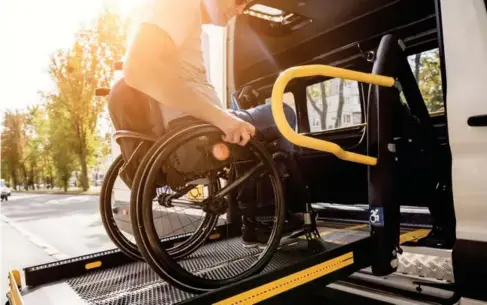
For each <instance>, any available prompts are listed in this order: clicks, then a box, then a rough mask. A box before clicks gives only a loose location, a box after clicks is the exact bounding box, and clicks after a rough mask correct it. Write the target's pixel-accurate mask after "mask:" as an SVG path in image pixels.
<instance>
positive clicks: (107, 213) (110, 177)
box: [99, 156, 216, 261]
mask: <svg viewBox="0 0 487 305" xmlns="http://www.w3.org/2000/svg"><path fill="white" fill-rule="evenodd" d="M123 164H124V160H123V158H122V156H118V157H117V158H116V159H115V161H114V162H113V163H112V164H111V166H110V168H109V169H108V171H107V173H106V176H105V179H104V180H103V184H102V187H101V193H100V195H101V196H100V206H99V209H100V212H101V219H102V223H103V226H104V228H105V231H106V232H107V234H108V236H109V238H110V240H111V241H112V242H113V243H114V244H115V245H116V246H117V247H118V248H119V249H120V251H122V252H123V253H124V254H125V255H127V256H129V257H130V258H132V259H134V260H138V261H144V257H143V256H142V254H141V253H140V251H139V248H138V246H137V243H136V239H135V237H134V236H133V235H132V234H130V233H129V232H127V231H129V230H125V232H124V230H122V229H121V228H120V226H119V224H117V221H116V220H115V217H114V214H113V211H114V209H116V208H117V207H115V206H114V196H113V189H114V187H115V184H116V183H117V178H118V173H119V170H120V168H121V167H122V166H123ZM118 182H119V183H120V185H122V184H123V182H122V180H121V179H120V178H118ZM123 185H124V184H123ZM162 191H163V190H162ZM130 205H132V204H130ZM215 224H216V217H212V218H211V217H207V218H206V219H205V222H203V223H202V228H205V230H203V229H201V228H199V232H200V233H201V234H202V237H200V238H203V239H204V238H206V236H208V234H209V233H210V232H211V229H212V228H213V227H214V225H215ZM131 227H132V229H131V230H132V232H133V226H131ZM196 237H197V235H196V234H195V235H194V236H193V240H188V241H185V242H183V243H180V244H178V245H176V246H174V247H172V248H170V249H168V251H169V253H170V254H171V255H174V256H175V257H176V258H180V257H184V256H185V255H188V254H190V253H191V252H192V251H194V249H195V248H196V247H197V243H195V242H194V239H196Z"/></svg>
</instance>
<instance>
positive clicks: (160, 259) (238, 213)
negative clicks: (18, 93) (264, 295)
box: [97, 90, 319, 293]
mask: <svg viewBox="0 0 487 305" xmlns="http://www.w3.org/2000/svg"><path fill="white" fill-rule="evenodd" d="M105 92H107V91H106V90H105ZM107 93H108V92H107ZM97 95H107V94H100V93H98V94H97ZM222 136H223V133H222V132H221V131H220V130H219V129H218V128H216V127H214V126H212V125H210V124H208V123H205V122H202V121H199V120H197V119H195V118H192V117H184V118H180V119H177V120H175V121H173V122H171V123H170V125H169V127H168V128H167V130H165V132H164V133H163V134H162V136H159V137H155V136H151V135H149V134H147V133H141V132H137V131H132V130H122V129H119V130H117V131H116V132H115V134H114V136H113V137H114V140H115V141H116V142H117V143H119V144H121V143H122V142H123V141H125V140H131V141H135V145H134V147H135V149H134V150H133V154H131V155H130V156H125V158H124V157H123V156H118V157H117V158H116V159H115V161H114V162H113V164H112V166H111V167H110V169H109V170H108V172H107V174H106V177H105V180H104V182H103V186H102V192H101V197H100V211H101V215H102V220H103V225H104V226H105V229H106V232H107V234H108V235H109V237H110V238H111V240H112V241H113V242H114V243H115V245H116V246H117V247H118V248H119V249H120V250H121V251H122V252H123V253H124V254H126V255H127V256H129V257H131V258H133V259H135V260H139V261H145V262H147V263H148V264H149V265H150V266H151V268H152V269H153V270H154V271H155V272H156V273H157V274H158V275H159V276H160V277H161V278H163V279H165V280H166V281H167V282H169V283H171V284H172V285H174V286H176V287H178V288H180V289H183V290H185V291H189V292H192V293H201V292H205V291H209V290H212V289H216V288H220V287H222V286H226V285H230V284H233V283H236V282H238V281H240V280H242V279H245V278H248V277H250V276H252V275H255V274H257V273H258V272H260V271H262V270H263V269H264V268H265V267H266V265H267V264H268V262H269V261H270V259H271V258H272V257H273V255H274V253H275V252H276V250H277V249H278V247H279V246H280V244H281V238H282V237H283V229H284V226H285V224H286V221H287V220H286V219H287V218H288V215H289V214H290V213H291V212H290V210H289V209H288V208H287V206H286V204H285V202H286V194H285V192H284V190H283V183H284V181H285V180H286V171H285V170H283V166H284V167H285V164H286V163H287V160H289V158H291V157H290V156H288V155H286V154H285V153H284V152H282V151H279V149H278V148H277V145H276V141H273V140H272V139H271V140H266V139H263V138H262V137H260V136H257V137H254V138H252V139H251V140H250V142H249V143H248V144H247V145H246V146H245V147H242V146H239V145H235V144H230V143H225V142H223V141H222ZM140 151H142V153H140ZM131 162H134V163H135V164H137V165H136V172H135V176H134V177H133V179H131V181H129V182H125V184H126V185H127V186H129V188H130V207H129V209H130V212H129V214H130V222H131V228H132V230H131V231H132V234H133V239H130V238H127V236H126V234H124V232H122V230H121V229H120V227H119V225H118V224H117V222H116V221H115V219H114V217H113V214H112V208H113V207H112V204H113V199H114V198H113V190H114V185H115V181H116V180H117V179H118V178H119V176H120V174H121V173H122V172H123V169H124V166H125V165H126V164H128V163H131ZM283 164H284V165H283ZM279 165H280V167H279ZM195 190H196V192H197V193H198V195H201V196H196V197H198V198H197V199H195V200H192V199H194V198H189V197H191V196H189V195H188V194H191V193H192V192H193V193H194V191H195ZM200 193H201V194H200ZM248 218H249V219H257V218H258V219H259V226H260V227H259V228H258V230H260V231H261V232H265V234H263V235H262V236H264V240H263V241H262V240H261V241H260V243H259V246H258V247H245V246H244V245H243V242H242V237H241V236H240V235H239V234H243V232H244V229H243V228H242V223H243V222H244V221H243V219H248ZM174 226H175V227H176V229H174ZM171 229H172V231H170V233H167V232H166V231H167V230H171ZM315 229H316V227H315ZM293 232H295V231H293ZM313 233H314V234H315V235H316V236H318V237H319V234H318V233H317V232H313ZM303 234H304V233H303ZM306 234H307V236H310V233H309V232H307V233H306ZM239 236H240V237H239ZM296 236H297V235H296ZM296 236H295V237H296ZM249 253H251V254H252V255H251V256H249ZM202 257H210V258H211V260H212V264H210V263H209V262H208V260H204V259H203V260H201V258H202ZM196 258H200V259H199V260H198V262H197V263H195V261H196ZM235 259H241V260H242V261H241V262H239V268H235V269H234V270H231V272H228V270H226V272H221V270H223V269H225V268H226V265H227V264H228V263H230V262H234V260H235ZM215 261H217V265H218V267H214V266H213V265H215ZM210 265H212V266H210ZM210 267H211V268H214V269H215V270H212V272H210V273H201V271H202V270H206V271H207V268H210ZM208 274H209V275H208Z"/></svg>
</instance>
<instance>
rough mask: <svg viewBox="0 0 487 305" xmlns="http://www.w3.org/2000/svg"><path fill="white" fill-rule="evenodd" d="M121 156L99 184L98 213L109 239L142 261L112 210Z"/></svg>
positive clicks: (133, 257)
mask: <svg viewBox="0 0 487 305" xmlns="http://www.w3.org/2000/svg"><path fill="white" fill-rule="evenodd" d="M123 163H124V161H123V158H122V156H118V157H117V158H116V159H115V161H113V163H112V164H111V165H110V168H109V169H108V171H107V173H106V175H105V179H103V183H102V186H101V192H100V213H101V220H102V223H103V227H105V231H106V232H107V234H108V237H109V238H110V239H111V241H112V242H113V243H114V244H115V245H116V246H117V247H118V248H119V249H120V251H122V252H123V253H124V254H125V255H127V256H128V257H130V258H132V259H134V260H138V261H143V260H144V257H143V256H142V254H140V252H139V249H138V247H137V245H136V244H135V243H133V242H131V241H130V240H128V239H127V238H126V237H125V236H124V234H123V233H122V232H121V231H120V229H119V227H118V225H117V222H116V221H115V218H114V217H113V211H112V191H113V186H114V184H115V181H116V180H117V177H118V173H119V170H120V168H121V167H122V166H123Z"/></svg>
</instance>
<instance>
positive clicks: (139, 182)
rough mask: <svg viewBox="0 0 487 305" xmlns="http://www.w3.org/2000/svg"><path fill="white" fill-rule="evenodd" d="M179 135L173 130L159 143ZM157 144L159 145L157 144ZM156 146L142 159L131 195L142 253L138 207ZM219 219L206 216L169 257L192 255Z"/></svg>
mask: <svg viewBox="0 0 487 305" xmlns="http://www.w3.org/2000/svg"><path fill="white" fill-rule="evenodd" d="M177 133H179V129H175V130H171V131H169V132H167V133H166V134H165V135H164V136H163V137H162V138H161V139H160V140H159V141H158V142H161V141H164V139H168V138H172V137H173V136H174V135H176V134H177ZM156 144H157V143H156ZM155 146H156V145H153V146H152V147H151V149H150V150H149V151H148V152H147V153H146V156H145V157H144V158H143V159H142V161H141V163H140V164H139V167H138V169H137V173H136V174H135V177H134V180H133V182H132V191H131V193H130V216H131V224H132V231H133V232H134V236H135V240H136V243H137V246H138V249H139V252H142V251H143V249H141V248H140V242H141V239H140V233H139V231H140V230H142V231H143V225H141V224H140V223H139V218H138V214H137V205H138V203H139V202H141V201H142V195H143V192H142V191H143V190H144V189H145V183H146V179H147V173H148V171H147V170H146V168H148V167H149V168H150V166H151V164H152V163H153V162H152V161H153V153H154V152H155V149H154V147H155ZM217 221H218V217H214V216H213V215H206V216H205V219H204V220H203V221H202V223H201V224H200V226H199V227H198V228H197V229H196V232H195V234H193V235H191V237H190V238H188V239H186V240H184V241H183V242H182V243H180V244H178V245H177V246H175V247H172V248H169V249H167V252H168V253H169V255H171V256H172V257H173V258H174V259H182V258H184V257H186V256H188V255H191V254H192V253H193V252H194V251H196V250H197V249H198V247H199V246H200V245H201V244H202V243H203V242H204V241H205V240H206V239H207V237H208V236H209V235H210V233H211V232H212V231H213V228H214V227H215V225H216V224H217Z"/></svg>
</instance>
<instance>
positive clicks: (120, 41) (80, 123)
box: [48, 10, 128, 191]
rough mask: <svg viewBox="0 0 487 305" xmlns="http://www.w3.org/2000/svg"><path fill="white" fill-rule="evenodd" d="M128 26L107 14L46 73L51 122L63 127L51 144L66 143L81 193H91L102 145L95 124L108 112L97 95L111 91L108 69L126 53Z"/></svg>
mask: <svg viewBox="0 0 487 305" xmlns="http://www.w3.org/2000/svg"><path fill="white" fill-rule="evenodd" d="M127 26H128V23H127V22H125V21H123V20H121V18H120V17H119V15H118V14H117V13H115V12H113V11H110V10H105V11H103V13H102V14H101V15H100V16H99V17H98V18H97V19H96V21H95V22H94V24H93V25H92V26H90V27H88V28H84V29H82V30H80V31H79V32H78V33H77V34H76V36H75V42H74V44H73V47H72V48H71V49H68V50H59V51H57V52H56V53H55V54H54V55H52V56H51V62H50V66H49V72H50V75H51V77H52V79H53V80H54V81H55V83H56V85H57V92H56V93H53V94H50V95H48V104H49V107H50V109H51V112H50V113H51V115H55V116H50V120H52V121H54V122H56V125H58V126H62V128H63V130H64V132H63V134H62V135H63V136H64V137H65V138H64V139H63V138H62V137H60V136H59V132H58V133H56V136H54V137H52V140H53V141H54V142H52V143H51V144H52V147H55V146H56V145H61V146H63V145H64V144H65V142H64V140H66V139H69V141H67V142H66V143H69V145H71V147H69V148H70V150H68V151H73V152H74V153H75V154H76V156H77V159H78V162H79V166H80V169H81V177H80V178H81V186H82V188H83V190H85V191H86V190H87V189H88V188H89V179H88V167H89V165H90V164H92V163H93V162H94V157H95V153H96V147H97V145H98V144H99V140H100V137H98V135H97V133H96V126H97V120H98V119H99V116H100V114H101V113H102V112H103V109H104V108H105V107H106V103H105V99H103V98H99V97H95V94H94V93H95V89H96V88H97V87H108V86H109V85H110V82H111V81H112V79H113V72H112V71H113V70H112V65H113V63H114V62H115V61H116V60H119V59H120V58H121V57H122V56H123V54H124V52H125V41H126V38H127ZM53 109H56V111H53ZM58 140H59V141H60V142H62V143H60V142H59V141H58ZM56 149H57V148H56ZM57 153H59V151H57ZM54 155H56V154H53V156H54ZM68 159H69V158H67V157H66V158H63V160H65V161H66V160H68ZM58 165H59V164H58ZM57 168H58V172H59V166H57Z"/></svg>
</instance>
